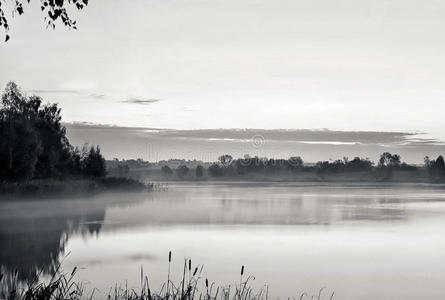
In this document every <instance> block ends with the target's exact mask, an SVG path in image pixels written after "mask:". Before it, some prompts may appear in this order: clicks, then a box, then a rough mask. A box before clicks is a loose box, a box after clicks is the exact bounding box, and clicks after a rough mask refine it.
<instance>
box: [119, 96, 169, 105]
mask: <svg viewBox="0 0 445 300" xmlns="http://www.w3.org/2000/svg"><path fill="white" fill-rule="evenodd" d="M159 101H161V99H154V98H146V99H143V98H129V99H127V100H124V101H122V102H125V103H131V104H141V105H150V104H153V103H156V102H159Z"/></svg>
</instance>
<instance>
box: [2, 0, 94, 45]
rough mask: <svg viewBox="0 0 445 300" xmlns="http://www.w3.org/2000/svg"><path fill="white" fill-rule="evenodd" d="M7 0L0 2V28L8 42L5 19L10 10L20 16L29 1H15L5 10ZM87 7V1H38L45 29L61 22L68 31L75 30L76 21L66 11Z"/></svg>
mask: <svg viewBox="0 0 445 300" xmlns="http://www.w3.org/2000/svg"><path fill="white" fill-rule="evenodd" d="M8 2H9V1H8V0H0V27H3V28H4V30H5V32H6V37H5V41H6V42H7V41H8V40H9V35H8V32H9V20H8V19H7V18H6V17H5V15H7V14H8V11H9V10H10V11H11V12H12V15H14V14H18V15H22V14H23V13H24V8H23V6H24V4H26V3H29V2H30V0H15V1H11V2H13V4H12V7H11V8H10V9H6V4H7V3H8ZM86 5H88V0H40V9H41V11H42V12H43V14H44V15H45V22H46V24H47V27H51V28H53V29H54V28H55V27H56V25H55V22H56V21H57V20H61V21H62V23H63V25H65V26H66V27H68V28H70V29H77V27H76V21H74V20H72V19H71V17H70V16H69V14H68V11H67V9H69V8H75V9H77V10H81V9H83V8H84V7H85V6H86Z"/></svg>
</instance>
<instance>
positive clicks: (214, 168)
mask: <svg viewBox="0 0 445 300" xmlns="http://www.w3.org/2000/svg"><path fill="white" fill-rule="evenodd" d="M208 172H209V174H210V176H213V177H219V176H223V175H224V171H223V169H222V168H221V167H220V166H219V165H218V164H212V165H211V166H210V167H209V168H208Z"/></svg>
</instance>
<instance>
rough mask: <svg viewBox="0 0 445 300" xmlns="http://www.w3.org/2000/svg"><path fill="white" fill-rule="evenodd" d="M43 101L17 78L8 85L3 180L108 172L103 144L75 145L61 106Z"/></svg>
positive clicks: (1, 138) (2, 113)
mask: <svg viewBox="0 0 445 300" xmlns="http://www.w3.org/2000/svg"><path fill="white" fill-rule="evenodd" d="M42 102H43V101H42V99H41V98H40V97H37V96H30V97H26V96H25V95H24V94H23V93H22V92H21V90H20V88H19V87H18V86H17V85H16V84H15V83H14V82H9V83H8V84H7V85H6V88H5V91H4V93H3V94H2V96H1V107H0V180H8V181H20V180H28V179H33V178H57V179H60V178H64V177H67V176H70V177H79V176H88V177H103V176H105V174H106V167H105V159H104V158H103V156H102V155H101V153H100V148H99V147H96V148H94V147H91V148H90V149H88V147H87V145H84V147H83V148H82V150H79V149H78V148H74V147H73V146H71V144H70V143H69V141H68V138H67V137H66V129H65V127H64V126H63V125H62V115H61V109H60V108H59V107H58V106H57V104H45V105H42Z"/></svg>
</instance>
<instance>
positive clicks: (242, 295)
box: [0, 251, 334, 300]
mask: <svg viewBox="0 0 445 300" xmlns="http://www.w3.org/2000/svg"><path fill="white" fill-rule="evenodd" d="M171 259H172V254H171V251H170V252H169V255H168V274H167V281H166V282H165V283H163V284H162V285H161V288H160V290H159V291H152V290H151V289H150V285H149V281H148V277H147V276H146V275H144V271H143V268H142V267H141V283H140V288H138V289H134V288H128V287H127V286H125V287H118V286H117V285H116V286H115V287H114V288H112V289H110V291H109V293H108V295H107V296H106V298H104V299H107V300H268V299H269V288H268V285H264V286H263V287H262V288H260V289H259V290H257V291H254V290H253V288H252V286H251V282H252V281H253V280H254V279H255V277H253V276H251V275H249V276H246V275H244V271H245V267H244V266H241V271H240V278H239V282H237V283H235V284H234V285H233V286H231V285H229V286H225V287H224V286H216V285H215V283H214V282H210V281H209V280H208V278H203V277H202V276H201V274H202V270H203V267H204V266H203V265H197V266H195V267H194V268H193V267H192V261H191V259H188V260H187V259H185V260H184V269H183V275H182V280H181V281H180V282H179V283H177V284H175V283H174V282H173V281H172V280H171V279H170V275H171V273H170V272H171V271H170V267H171ZM76 272H77V267H76V268H74V269H73V271H72V272H71V273H62V272H60V266H59V268H58V269H57V271H56V273H55V274H54V275H53V276H52V277H51V278H50V279H49V280H47V281H43V282H40V280H39V278H38V276H36V277H35V279H34V280H32V281H31V282H29V283H27V284H23V283H20V282H19V280H18V271H17V270H16V271H15V272H14V273H13V274H10V275H9V276H4V274H0V299H6V300H80V299H87V300H92V299H97V297H95V294H94V293H95V291H96V289H95V288H93V290H92V291H91V292H88V291H87V290H86V288H85V285H84V284H83V283H82V282H76V281H75V274H76ZM323 291H324V288H321V289H320V290H319V291H318V293H317V294H316V295H310V294H308V293H306V292H304V293H301V294H300V295H298V297H288V299H291V298H292V299H293V300H304V299H311V300H321V299H329V300H332V299H333V298H334V292H332V293H331V294H330V295H329V296H327V297H324V298H323V297H322V296H323Z"/></svg>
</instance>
